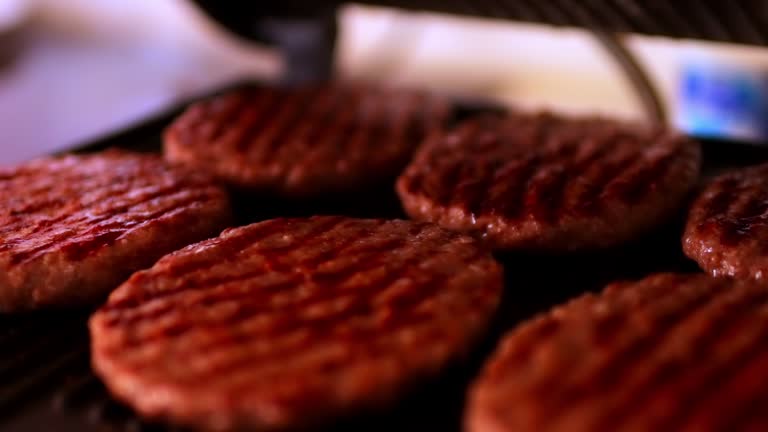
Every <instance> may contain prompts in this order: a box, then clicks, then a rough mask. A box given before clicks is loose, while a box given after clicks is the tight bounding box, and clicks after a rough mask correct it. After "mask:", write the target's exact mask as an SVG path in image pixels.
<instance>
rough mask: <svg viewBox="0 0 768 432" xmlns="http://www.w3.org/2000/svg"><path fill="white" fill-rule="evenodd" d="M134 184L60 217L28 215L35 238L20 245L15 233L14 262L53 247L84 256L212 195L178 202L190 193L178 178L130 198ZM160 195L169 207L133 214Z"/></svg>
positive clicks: (74, 256)
mask: <svg viewBox="0 0 768 432" xmlns="http://www.w3.org/2000/svg"><path fill="white" fill-rule="evenodd" d="M131 186H134V187H135V186H136V183H135V182H134V183H133V184H129V183H126V184H125V188H124V189H123V190H122V192H121V195H118V196H111V197H110V198H109V199H107V200H101V201H96V202H94V203H93V204H92V206H91V207H85V208H81V209H78V210H77V211H76V212H74V213H71V214H70V213H66V212H65V213H64V214H62V215H61V216H59V217H54V218H52V219H48V220H42V221H41V220H32V221H31V220H30V219H29V218H26V221H27V224H28V225H29V226H30V227H31V230H30V229H27V230H24V237H31V239H30V240H26V243H27V244H26V247H25V246H21V245H17V243H18V241H19V240H20V239H17V237H15V236H11V237H10V238H7V239H6V241H7V242H8V243H9V244H11V245H14V247H13V251H12V252H11V254H10V260H11V263H12V264H14V265H18V264H21V263H24V262H27V261H31V260H33V259H36V258H38V257H40V256H42V255H44V254H46V253H49V252H50V251H51V250H63V251H67V252H66V253H67V254H68V255H69V256H70V258H72V259H82V258H84V257H85V256H87V255H88V254H90V253H91V252H93V251H95V250H96V249H98V248H99V247H102V246H108V245H110V244H111V243H112V242H113V241H114V240H116V239H117V238H118V237H119V236H121V235H122V234H124V233H125V232H128V231H129V230H130V229H131V228H133V227H134V225H135V223H137V221H140V220H148V219H147V218H155V217H160V216H161V215H162V214H163V213H165V212H166V211H170V210H175V209H178V208H186V207H187V206H189V205H192V204H194V203H197V202H199V201H201V200H202V201H207V199H208V198H209V197H208V196H206V195H198V194H193V195H192V196H190V197H189V198H187V199H186V200H184V201H180V202H177V201H174V199H175V195H176V194H178V193H179V192H181V193H183V194H188V192H187V189H186V188H187V187H188V185H187V184H185V183H184V182H183V181H175V182H172V183H171V184H170V185H168V186H165V187H161V188H159V189H156V190H155V191H153V192H149V193H147V194H144V195H139V196H137V197H135V199H130V198H128V199H126V198H127V197H126V195H128V194H131V193H135V190H132V189H131ZM153 189H154V188H153ZM160 197H162V198H163V199H164V200H165V201H168V202H169V205H168V206H167V207H166V208H164V209H161V211H159V212H155V213H151V214H149V215H141V217H139V215H137V217H133V218H131V217H129V215H131V209H134V208H136V207H139V206H141V205H144V204H147V203H148V202H150V201H152V200H156V199H158V198H160ZM93 205H95V206H97V208H98V209H99V210H100V212H99V213H100V214H99V215H98V216H93V215H92V213H91V212H92V211H94V210H95V209H94V207H93ZM61 226H66V227H67V228H66V229H65V230H64V231H62V232H58V233H56V232H55V231H54V230H60V229H61V228H60V227H61ZM32 239H34V240H32Z"/></svg>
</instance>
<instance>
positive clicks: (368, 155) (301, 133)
mask: <svg viewBox="0 0 768 432" xmlns="http://www.w3.org/2000/svg"><path fill="white" fill-rule="evenodd" d="M265 94H269V95H272V96H273V98H272V100H270V101H267V102H265V98H266V96H265ZM219 100H221V101H220V102H217V101H219ZM214 103H218V104H222V105H224V106H225V107H226V108H228V110H227V116H223V115H221V114H216V115H214V114H209V115H208V117H209V118H208V119H206V120H204V121H205V122H207V123H210V124H215V125H216V126H215V128H216V130H215V132H216V133H215V134H213V133H207V132H203V131H200V130H191V129H190V128H189V127H188V123H189V122H190V119H191V118H193V117H200V116H203V117H205V116H206V115H204V114H200V113H199V111H200V109H198V108H196V107H197V106H193V107H192V108H190V109H189V110H188V111H187V112H186V113H184V114H182V116H180V118H179V119H178V120H177V121H175V122H174V123H173V124H172V125H171V126H170V127H169V128H168V129H167V130H166V133H165V135H164V137H165V148H166V157H167V158H169V159H170V160H171V161H176V162H180V163H184V164H187V165H191V166H195V167H197V168H200V169H204V170H207V171H211V172H212V173H213V174H215V175H216V176H218V177H219V178H221V179H223V180H224V181H226V182H229V183H233V184H235V185H237V186H241V187H246V188H256V189H261V190H274V191H275V192H279V193H286V194H289V195H292V194H297V195H304V194H308V195H315V194H318V193H320V192H322V191H323V190H325V189H328V190H337V189H345V188H349V187H351V186H350V185H356V184H358V183H360V182H361V181H364V182H367V181H368V179H369V178H370V182H376V181H379V180H382V179H384V178H385V177H390V176H394V175H396V174H397V172H398V171H399V170H400V169H401V168H402V167H403V166H404V165H405V164H406V163H407V161H408V159H409V157H410V156H411V154H412V153H413V151H414V149H415V148H416V146H417V145H418V144H420V141H421V139H423V137H424V136H426V134H427V133H428V132H430V131H431V130H432V129H433V128H438V127H441V126H442V124H443V123H444V121H445V120H446V119H447V118H448V115H449V109H448V108H446V106H447V105H446V104H445V102H443V101H442V100H439V99H437V98H433V97H429V96H427V95H412V94H411V93H409V92H406V91H396V90H387V91H385V90H379V89H375V88H362V87H360V88H358V87H345V86H335V85H325V86H312V87H301V88H293V89H285V88H283V89H250V90H247V89H246V90H240V91H236V92H233V93H232V94H229V95H226V96H222V97H220V98H219V99H214V100H213V101H208V102H202V103H201V105H200V106H202V107H208V106H210V105H213V104H214ZM256 105H258V106H261V107H266V110H267V111H266V112H264V110H263V109H256V108H254V106H256ZM230 106H232V107H230ZM238 112H239V114H238ZM257 112H259V113H260V114H258V115H257V114H256V113H257ZM212 128H213V126H209V127H208V129H212ZM212 137H213V138H212ZM345 179H348V180H349V181H345Z"/></svg>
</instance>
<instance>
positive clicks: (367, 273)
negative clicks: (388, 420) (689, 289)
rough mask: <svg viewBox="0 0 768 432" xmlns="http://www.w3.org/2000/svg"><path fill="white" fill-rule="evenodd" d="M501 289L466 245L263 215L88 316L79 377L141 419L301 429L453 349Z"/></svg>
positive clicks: (428, 367)
mask: <svg viewBox="0 0 768 432" xmlns="http://www.w3.org/2000/svg"><path fill="white" fill-rule="evenodd" d="M501 286H502V272H501V268H500V266H499V265H498V264H497V263H496V262H495V261H494V260H493V258H492V257H491V256H490V254H489V253H488V252H485V251H484V250H483V249H482V248H480V247H479V245H478V243H477V241H475V240H474V239H472V238H470V237H466V236H463V235H460V234H456V233H452V232H449V231H445V230H443V229H441V228H438V227H436V226H434V225H430V224H419V223H413V222H408V221H384V220H372V219H350V218H343V217H331V216H325V217H313V218H309V219H275V220H270V221H266V222H261V223H257V224H253V225H250V226H247V227H242V228H236V229H230V230H227V231H225V232H224V233H223V234H222V235H221V236H220V237H219V238H217V239H212V240H208V241H204V242H201V243H198V244H196V245H191V246H189V247H187V248H185V249H183V250H181V251H178V252H175V253H173V254H170V255H168V256H166V257H165V258H163V259H161V260H160V261H159V262H158V263H157V264H156V265H155V266H154V267H153V268H151V269H149V270H146V271H142V272H139V273H136V274H135V275H133V277H131V279H130V280H128V281H127V282H126V283H125V284H123V285H122V286H121V287H120V288H118V289H117V290H116V291H115V292H114V293H112V295H111V297H110V299H109V301H108V302H107V304H106V305H105V306H104V307H102V309H100V310H99V311H98V312H97V313H96V314H95V315H94V316H93V317H92V318H91V321H90V329H91V335H92V355H93V358H92V359H93V366H94V368H95V370H96V372H97V373H98V374H99V376H101V378H102V379H103V380H104V381H105V383H106V385H107V387H108V388H109V389H110V390H111V392H112V393H113V394H114V395H116V396H117V397H118V398H120V399H122V400H123V401H125V402H127V403H128V404H129V405H131V406H132V407H134V408H135V409H136V410H137V411H139V412H140V413H141V414H143V415H145V416H148V417H161V418H165V419H169V420H172V421H174V422H178V423H183V424H187V425H191V426H195V427H199V428H203V429H212V430H235V429H239V428H242V429H247V428H254V429H258V430H275V429H284V428H292V427H299V426H307V425H313V424H317V423H319V422H323V421H326V420H330V419H333V418H336V417H339V416H343V415H345V414H350V413H356V412H357V410H358V409H360V408H363V407H376V406H378V405H380V404H386V403H389V402H391V401H392V400H393V399H394V398H396V397H398V396H400V395H402V393H403V392H404V390H406V389H407V388H408V387H409V386H410V385H412V384H414V383H415V382H417V381H418V380H420V379H422V378H425V377H429V376H432V375H434V374H435V373H437V372H439V371H440V370H441V369H443V368H444V367H445V366H446V364H447V363H448V362H450V361H451V360H454V359H456V358H457V357H459V356H460V355H462V354H463V353H465V352H466V351H467V350H468V349H469V348H470V345H471V344H472V343H473V341H475V339H476V338H478V337H479V336H480V335H481V333H482V332H483V330H484V329H485V327H486V326H487V324H488V322H489V320H490V318H491V315H492V313H493V311H494V310H495V308H496V306H497V304H498V302H499V299H500V293H501Z"/></svg>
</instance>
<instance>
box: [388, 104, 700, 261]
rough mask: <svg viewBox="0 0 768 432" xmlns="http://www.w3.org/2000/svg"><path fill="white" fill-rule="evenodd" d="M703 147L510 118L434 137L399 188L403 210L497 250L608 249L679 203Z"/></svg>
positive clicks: (596, 122) (570, 122) (584, 122)
mask: <svg viewBox="0 0 768 432" xmlns="http://www.w3.org/2000/svg"><path fill="white" fill-rule="evenodd" d="M700 159H701V157H700V149H699V146H698V144H697V143H695V142H693V141H690V140H688V139H686V138H684V137H683V136H681V135H678V134H675V133H672V132H669V131H667V130H664V129H657V128H652V127H649V126H642V125H635V124H625V123H618V122H616V121H611V120H605V119H600V118H574V119H568V118H563V117H556V116H553V115H549V114H540V115H528V114H519V113H518V114H510V115H509V116H507V117H498V116H494V117H490V116H489V117H482V118H477V119H472V120H469V121H467V122H466V123H464V124H462V125H460V126H459V127H457V128H456V129H454V130H452V131H450V132H447V133H445V134H442V135H435V136H433V137H432V138H430V139H429V140H428V141H427V142H426V143H425V145H424V146H423V148H422V149H421V150H419V152H418V153H417V155H416V156H415V159H414V161H413V162H411V164H410V166H409V167H408V168H407V169H406V171H405V172H404V173H403V175H402V176H401V177H400V179H399V180H398V182H397V191H398V194H399V196H400V199H401V201H402V203H403V206H404V207H405V210H406V211H407V213H408V214H409V215H410V216H411V217H413V218H414V219H417V220H423V221H432V222H437V223H439V224H440V225H442V226H444V227H446V228H449V229H454V230H460V231H467V232H475V233H477V234H479V235H482V236H483V237H484V238H485V239H486V240H487V241H488V242H489V243H490V244H491V245H492V246H494V247H495V248H498V249H531V250H542V251H552V252H557V251H568V250H579V249H590V248H600V247H608V246H613V245H616V244H620V243H622V242H625V241H627V240H629V239H632V238H633V237H636V236H637V235H638V234H640V233H642V232H644V231H647V230H649V229H650V228H651V227H653V226H655V225H657V224H659V223H661V222H662V221H663V220H664V219H665V218H667V217H668V216H670V214H671V213H672V212H674V210H676V209H677V208H679V206H680V205H681V204H682V201H683V198H684V197H685V195H686V194H687V193H688V191H689V190H690V189H691V187H692V186H693V185H694V183H695V182H696V180H697V177H698V174H699V166H700Z"/></svg>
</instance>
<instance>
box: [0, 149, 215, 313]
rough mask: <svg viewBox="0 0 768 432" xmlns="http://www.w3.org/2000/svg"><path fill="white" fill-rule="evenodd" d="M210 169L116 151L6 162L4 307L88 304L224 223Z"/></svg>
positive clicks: (0, 239) (0, 197)
mask: <svg viewBox="0 0 768 432" xmlns="http://www.w3.org/2000/svg"><path fill="white" fill-rule="evenodd" d="M228 219H229V201H228V198H227V196H226V193H225V192H224V191H223V190H222V189H221V188H219V187H217V186H215V185H214V184H213V183H212V182H211V179H209V178H208V177H207V176H201V175H199V174H193V173H189V172H186V171H185V170H182V169H178V168H172V167H170V166H168V165H167V164H166V163H165V162H163V161H162V159H161V158H159V157H156V156H144V155H141V156H140V155H136V154H130V153H124V152H117V151H110V152H106V153H103V154H94V155H88V156H64V157H59V158H46V159H39V160H36V161H33V162H29V163H25V164H22V165H18V166H16V167H9V168H0V311H4V312H8V311H20V310H27V309H36V308H41V307H48V306H71V305H80V304H89V303H93V302H96V301H98V300H101V299H103V298H105V297H106V295H107V294H108V293H109V291H111V290H112V289H114V288H116V287H117V286H118V285H119V284H120V283H122V282H123V281H125V279H127V278H128V276H130V274H131V273H133V272H134V271H136V270H139V269H142V268H146V267H149V266H151V265H152V264H154V262H155V261H156V260H157V259H159V258H160V257H161V256H163V255H165V254H166V253H168V252H171V251H173V250H176V249H179V248H181V247H183V246H186V245H188V244H190V243H193V242H196V241H199V240H202V239H205V238H207V237H211V236H214V235H216V234H217V233H218V232H220V231H221V230H222V229H223V228H225V227H226V222H227V220H228Z"/></svg>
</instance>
